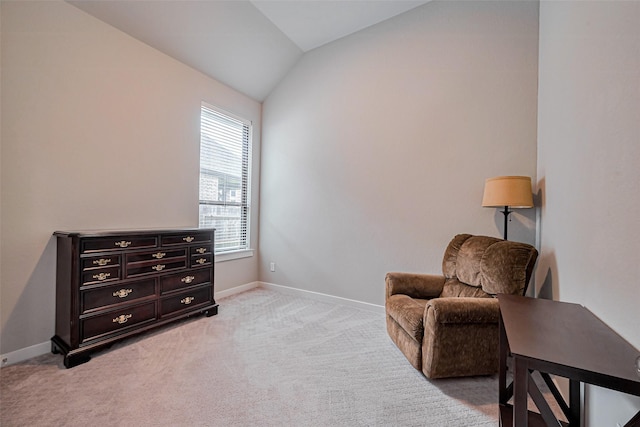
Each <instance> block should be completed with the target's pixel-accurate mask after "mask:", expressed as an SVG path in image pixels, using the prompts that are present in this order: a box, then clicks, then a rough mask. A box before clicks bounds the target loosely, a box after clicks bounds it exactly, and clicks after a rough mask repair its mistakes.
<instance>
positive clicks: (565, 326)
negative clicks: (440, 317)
mask: <svg viewBox="0 0 640 427" xmlns="http://www.w3.org/2000/svg"><path fill="white" fill-rule="evenodd" d="M498 300H499V302H500V313H501V316H502V320H503V325H504V329H505V332H506V335H507V341H508V343H509V350H510V352H511V354H512V355H515V356H519V357H524V358H527V359H529V360H531V361H532V362H534V363H535V362H543V363H549V364H553V365H554V367H557V372H550V373H556V374H558V375H561V376H567V377H570V378H576V379H579V380H580V381H583V382H588V383H591V384H596V385H601V386H604V387H608V388H612V389H615V390H619V391H623V392H625V393H630V394H634V395H636V396H640V376H639V375H638V373H637V370H636V358H637V357H638V356H640V351H638V350H637V349H636V348H635V347H633V346H632V345H631V344H629V343H628V342H627V341H626V340H625V339H624V338H622V337H621V336H620V335H618V334H617V333H616V332H615V331H613V330H612V329H611V328H609V327H608V326H607V325H606V324H605V323H604V322H602V321H601V320H600V319H598V317H596V316H595V315H594V314H593V313H591V311H589V310H588V309H586V308H585V307H583V306H582V305H579V304H572V303H566V302H559V301H551V300H545V299H539V298H528V297H522V296H517V295H506V294H500V295H498Z"/></svg>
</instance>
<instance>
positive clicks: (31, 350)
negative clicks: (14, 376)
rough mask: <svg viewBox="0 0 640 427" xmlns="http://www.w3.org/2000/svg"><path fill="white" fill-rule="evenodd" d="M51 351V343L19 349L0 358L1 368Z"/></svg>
mask: <svg viewBox="0 0 640 427" xmlns="http://www.w3.org/2000/svg"><path fill="white" fill-rule="evenodd" d="M50 351H51V341H46V342H43V343H40V344H35V345H32V346H31V347H25V348H21V349H19V350H16V351H12V352H10V353H7V354H3V355H1V356H0V362H1V365H2V366H9V365H13V364H14V363H18V362H23V361H25V360H27V359H31V358H32V357H36V356H42V355H43V354H47V353H48V352H50Z"/></svg>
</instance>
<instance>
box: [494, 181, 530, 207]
mask: <svg viewBox="0 0 640 427" xmlns="http://www.w3.org/2000/svg"><path fill="white" fill-rule="evenodd" d="M482 206H484V207H502V206H509V207H512V208H532V207H533V195H532V194H531V178H529V177H528V176H497V177H495V178H489V179H487V180H486V182H485V184H484V196H483V197H482Z"/></svg>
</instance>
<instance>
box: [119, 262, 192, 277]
mask: <svg viewBox="0 0 640 427" xmlns="http://www.w3.org/2000/svg"><path fill="white" fill-rule="evenodd" d="M186 267H187V259H186V258H172V259H168V260H160V261H153V262H151V263H149V262H136V263H132V264H127V277H135V276H140V275H143V274H151V273H162V272H165V271H172V270H179V269H184V268H186Z"/></svg>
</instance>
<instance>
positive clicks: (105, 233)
mask: <svg viewBox="0 0 640 427" xmlns="http://www.w3.org/2000/svg"><path fill="white" fill-rule="evenodd" d="M210 231H215V228H197V227H186V228H185V227H182V228H181V227H177V228H150V229H144V228H143V229H140V228H138V229H120V230H74V231H70V230H67V231H55V232H54V233H53V235H54V236H57V237H109V236H124V235H133V234H136V235H151V234H173V233H185V232H187V233H196V232H210Z"/></svg>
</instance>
